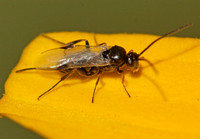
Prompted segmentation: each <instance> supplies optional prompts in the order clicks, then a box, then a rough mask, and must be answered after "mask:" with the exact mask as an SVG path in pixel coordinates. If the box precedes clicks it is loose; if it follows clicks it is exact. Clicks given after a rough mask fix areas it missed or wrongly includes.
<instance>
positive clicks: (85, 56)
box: [35, 45, 111, 69]
mask: <svg viewBox="0 0 200 139" xmlns="http://www.w3.org/2000/svg"><path fill="white" fill-rule="evenodd" d="M110 48H111V47H110V46H106V45H104V46H90V48H85V46H77V47H74V48H71V49H66V50H65V49H55V50H51V51H47V52H45V53H42V54H41V55H40V57H39V58H38V59H37V61H36V63H35V66H36V68H38V69H57V68H59V67H63V68H64V69H70V68H80V67H93V66H106V65H110V59H106V58H104V57H103V55H102V52H104V51H106V50H108V49H110Z"/></svg>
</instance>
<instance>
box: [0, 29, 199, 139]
mask: <svg viewBox="0 0 200 139" xmlns="http://www.w3.org/2000/svg"><path fill="white" fill-rule="evenodd" d="M48 35H49V36H51V37H53V38H55V39H57V40H59V41H62V42H66V43H67V42H70V41H73V40H76V39H88V40H89V42H90V44H91V45H94V44H95V41H94V35H93V34H92V33H80V32H59V33H49V34H48ZM157 37H158V36H153V35H143V34H112V35H106V34H96V38H97V41H98V43H103V42H106V43H107V44H108V45H111V46H112V45H119V46H123V47H124V48H125V49H126V50H127V51H129V50H131V49H133V51H135V52H137V53H139V52H141V51H142V50H143V49H144V48H145V47H146V46H147V45H148V44H150V43H151V42H152V41H153V40H154V39H156V38H157ZM56 47H60V45H58V44H57V43H55V42H52V41H50V40H48V39H46V38H44V37H42V36H39V37H37V38H36V39H35V40H34V41H32V42H31V43H30V44H29V45H28V47H27V48H26V49H25V50H24V52H23V55H22V58H21V60H20V62H19V64H18V65H17V66H16V67H15V68H14V70H13V71H12V73H11V74H10V76H9V78H8V80H7V82H6V85H5V94H4V96H3V98H2V99H1V100H0V113H1V115H3V116H5V117H8V118H10V119H12V120H14V121H16V122H18V123H20V124H21V125H23V126H25V127H27V128H29V129H31V130H33V131H35V132H37V133H38V134H40V135H42V136H44V137H46V138H111V137H112V138H166V139H168V138H200V132H199V129H200V102H199V99H200V92H199V91H200V89H199V84H200V78H199V77H200V72H199V71H200V56H199V54H200V39H194V38H177V37H167V38H164V39H162V40H160V41H159V42H157V43H156V44H155V45H153V46H152V48H150V49H149V50H148V51H147V52H145V53H144V54H143V56H144V57H145V58H146V59H148V60H149V61H151V63H153V64H154V66H155V68H156V69H157V71H158V72H159V73H158V74H155V72H154V71H153V70H152V68H151V66H149V65H148V64H147V63H145V61H140V64H141V69H140V71H139V72H137V73H131V72H128V71H126V74H125V75H126V87H127V90H128V91H129V93H130V94H131V96H132V97H131V98H129V97H128V96H127V94H126V92H125V90H124V88H123V86H122V84H121V75H119V74H118V73H116V72H114V73H104V74H103V75H102V76H101V77H102V78H101V80H100V82H99V85H98V87H97V92H96V95H95V102H94V104H92V103H91V97H92V92H93V89H94V85H95V82H96V79H97V77H91V78H88V77H80V76H79V75H77V74H73V75H72V76H70V77H69V78H68V79H66V80H65V81H63V82H62V83H60V84H59V85H58V86H57V87H56V88H55V89H53V90H52V91H51V92H49V93H48V94H47V95H45V96H44V97H42V98H41V99H40V101H38V100H37V97H38V96H39V95H40V94H42V93H43V92H45V91H46V90H48V89H49V88H50V87H51V86H52V85H54V84H55V83H56V82H57V81H58V80H59V79H60V78H61V76H62V75H63V74H62V73H59V72H56V71H55V72H51V71H39V70H38V71H37V70H35V71H34V70H32V71H24V72H21V73H15V71H16V70H19V69H22V68H29V67H33V66H34V62H35V60H36V59H37V57H38V55H39V54H40V53H41V52H43V51H45V50H48V49H52V48H56ZM164 98H166V99H167V100H164Z"/></svg>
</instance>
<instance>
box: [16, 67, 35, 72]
mask: <svg viewBox="0 0 200 139" xmlns="http://www.w3.org/2000/svg"><path fill="white" fill-rule="evenodd" d="M35 69H37V68H25V69H20V70H17V71H16V73H18V72H22V71H26V70H35Z"/></svg>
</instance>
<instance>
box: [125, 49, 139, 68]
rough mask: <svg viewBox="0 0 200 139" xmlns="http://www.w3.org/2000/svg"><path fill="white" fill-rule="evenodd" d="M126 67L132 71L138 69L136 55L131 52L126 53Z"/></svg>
mask: <svg viewBox="0 0 200 139" xmlns="http://www.w3.org/2000/svg"><path fill="white" fill-rule="evenodd" d="M126 65H127V66H128V67H129V69H131V70H133V71H135V70H137V69H138V68H139V63H138V54H137V53H135V52H133V51H132V50H131V51H130V52H128V54H127V55H126Z"/></svg>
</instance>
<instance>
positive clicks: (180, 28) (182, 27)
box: [138, 23, 193, 57]
mask: <svg viewBox="0 0 200 139" xmlns="http://www.w3.org/2000/svg"><path fill="white" fill-rule="evenodd" d="M192 25H193V24H192V23H189V24H186V25H184V26H181V27H179V28H177V29H175V30H172V31H170V32H168V33H166V34H164V35H162V36H161V37H159V38H157V39H156V40H154V41H153V42H152V43H150V44H149V45H148V46H147V47H146V48H145V49H144V50H143V51H142V52H140V53H139V54H138V57H139V56H140V55H142V54H143V53H144V52H145V51H146V50H148V49H149V48H150V47H151V46H152V45H153V44H154V43H156V42H157V41H159V40H160V39H162V38H164V37H166V36H169V35H172V34H175V33H177V32H180V31H182V30H184V29H186V28H188V27H190V26H192Z"/></svg>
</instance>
